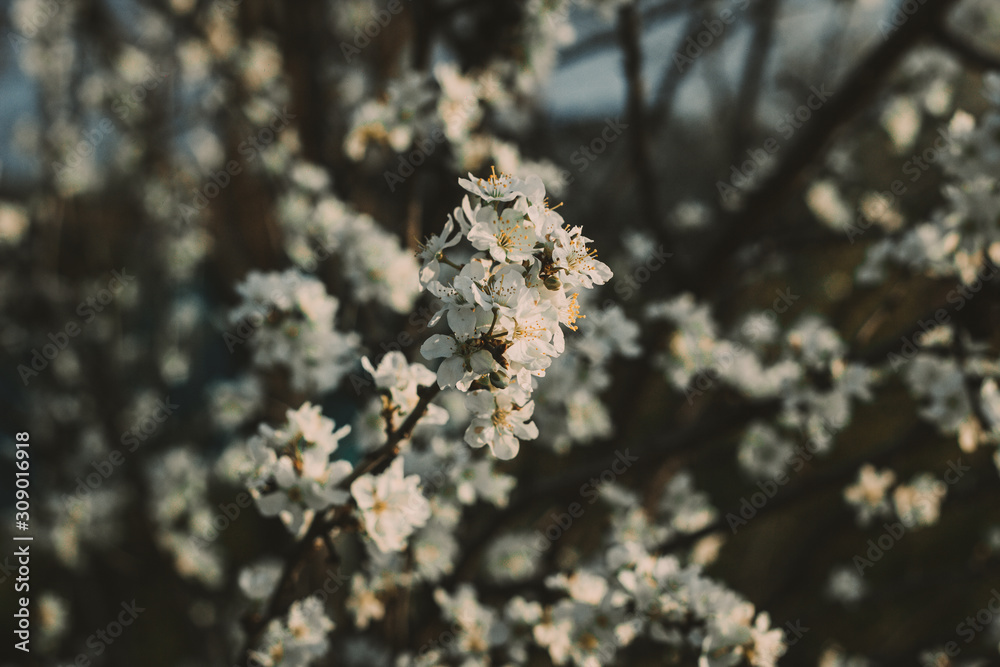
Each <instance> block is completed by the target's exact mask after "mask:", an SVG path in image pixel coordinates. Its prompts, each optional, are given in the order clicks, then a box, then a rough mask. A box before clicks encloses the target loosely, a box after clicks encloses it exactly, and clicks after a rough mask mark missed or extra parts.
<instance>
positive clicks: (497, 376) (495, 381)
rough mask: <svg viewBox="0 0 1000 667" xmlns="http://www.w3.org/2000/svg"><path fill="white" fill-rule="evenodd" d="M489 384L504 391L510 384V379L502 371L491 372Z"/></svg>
mask: <svg viewBox="0 0 1000 667" xmlns="http://www.w3.org/2000/svg"><path fill="white" fill-rule="evenodd" d="M490 384H492V385H493V386H494V387H496V388H497V389H504V388H506V387H507V385H508V384H510V378H509V377H507V374H506V373H504V372H503V371H493V372H492V373H490Z"/></svg>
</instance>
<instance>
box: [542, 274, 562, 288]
mask: <svg viewBox="0 0 1000 667" xmlns="http://www.w3.org/2000/svg"><path fill="white" fill-rule="evenodd" d="M544 283H545V287H546V288H548V289H550V290H552V291H553V292H555V291H556V290H557V289H559V288H560V287H562V281H561V280H559V276H557V275H551V276H548V277H547V278H545V281H544Z"/></svg>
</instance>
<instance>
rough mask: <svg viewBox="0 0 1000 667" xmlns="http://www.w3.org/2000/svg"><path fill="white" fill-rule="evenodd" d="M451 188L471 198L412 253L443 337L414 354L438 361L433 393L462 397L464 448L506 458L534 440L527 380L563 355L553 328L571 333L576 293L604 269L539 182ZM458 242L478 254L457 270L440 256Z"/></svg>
mask: <svg viewBox="0 0 1000 667" xmlns="http://www.w3.org/2000/svg"><path fill="white" fill-rule="evenodd" d="M470 176H471V174H470ZM459 183H460V184H461V185H462V186H463V187H464V188H465V189H466V190H468V191H469V192H470V193H471V194H472V195H474V197H475V201H474V202H473V200H472V199H470V197H469V196H468V195H466V197H465V198H464V200H463V202H462V207H461V208H460V209H456V210H455V212H454V214H453V216H452V217H450V218H449V220H448V222H447V223H446V224H445V228H444V231H443V232H442V233H441V234H440V235H433V236H431V237H430V238H428V239H427V241H426V242H425V244H424V245H423V247H422V249H421V251H420V253H419V255H418V257H419V258H420V260H421V262H422V268H421V272H420V280H421V283H422V284H423V285H424V287H425V289H427V290H428V291H429V292H430V293H431V294H433V295H434V296H436V297H438V298H439V299H440V300H441V301H442V302H443V305H444V307H443V308H442V309H441V310H440V311H439V312H438V313H437V314H436V315H435V318H434V320H432V324H433V323H434V322H436V321H438V320H441V319H443V320H445V321H446V322H447V324H448V327H449V328H450V330H451V332H450V334H436V335H434V336H431V337H430V338H429V339H428V340H427V341H426V342H425V343H424V345H423V346H422V347H421V353H422V354H423V355H424V356H425V357H426V358H428V359H433V358H443V359H444V361H443V362H442V363H441V366H440V367H439V368H438V373H437V381H438V384H439V385H440V386H441V388H446V387H456V388H457V389H458V390H460V391H463V392H468V398H467V402H466V405H467V407H468V409H469V410H470V412H472V414H473V419H472V423H471V424H470V425H469V428H468V429H467V430H466V433H465V441H466V442H467V443H469V444H470V445H472V446H473V447H482V446H483V445H488V446H489V447H490V450H491V451H492V452H493V454H494V455H495V456H496V457H497V458H500V459H511V458H513V457H514V456H516V455H517V452H518V448H519V446H520V440H530V439H533V438H535V437H536V436H537V435H538V429H537V427H536V426H535V425H534V424H533V423H531V422H530V421H529V420H530V419H531V414H532V411H533V409H534V402H533V401H532V400H531V393H532V390H533V388H534V382H533V379H534V378H535V377H539V376H542V375H544V374H545V369H546V368H548V367H549V365H550V364H551V363H552V360H553V359H554V358H555V357H557V356H559V355H560V354H561V353H562V352H563V350H564V348H565V341H564V338H563V332H562V329H561V327H560V325H563V326H567V327H570V328H574V329H575V328H576V327H575V322H576V320H577V318H578V317H580V313H579V307H578V305H577V299H578V295H579V292H580V290H582V289H589V288H592V287H593V286H594V285H602V284H604V283H605V282H607V281H608V279H610V278H611V270H610V269H609V268H608V267H607V265H605V264H604V263H603V262H600V261H598V260H597V259H596V258H595V257H594V252H593V251H592V250H590V249H589V248H588V247H587V244H588V242H589V241H590V239H588V238H587V237H585V236H583V234H582V229H581V228H580V227H569V226H566V225H564V223H563V218H562V216H561V215H559V214H558V213H556V212H555V211H554V210H553V209H551V208H549V207H548V205H547V202H546V199H545V187H544V185H543V184H542V181H541V179H539V178H537V177H529V178H527V179H520V178H515V177H512V176H508V175H503V174H501V175H499V176H498V175H496V174H495V173H494V174H493V175H492V176H491V177H490V178H489V179H488V180H482V179H480V180H465V179H460V180H459ZM462 240H467V241H468V243H469V244H471V245H472V247H473V248H474V249H475V250H476V251H478V252H474V253H473V254H472V255H471V257H469V259H468V261H467V262H466V263H465V264H462V265H458V264H456V263H455V261H453V260H452V259H451V258H449V257H448V256H446V254H445V253H446V251H448V250H449V249H450V248H452V247H454V246H456V245H457V244H458V243H459V242H460V241H462Z"/></svg>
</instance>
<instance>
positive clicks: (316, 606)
mask: <svg viewBox="0 0 1000 667" xmlns="http://www.w3.org/2000/svg"><path fill="white" fill-rule="evenodd" d="M333 629H334V624H333V621H331V620H330V619H329V618H327V616H326V613H325V612H324V610H323V603H322V602H320V600H319V599H318V598H315V597H310V598H306V599H305V600H299V601H298V602H296V603H294V604H293V605H292V607H291V609H289V611H288V618H287V619H286V620H281V619H274V620H273V621H271V623H270V624H269V625H268V626H267V630H266V631H265V633H264V638H263V641H262V642H261V645H260V647H259V648H258V649H257V650H256V651H252V652H251V656H252V657H253V658H254V659H255V662H256V663H257V664H260V665H264V666H265V667H306V665H310V664H312V663H313V662H315V661H316V660H318V659H319V658H322V657H323V656H324V655H326V652H327V651H328V650H329V648H330V640H329V639H328V638H327V635H328V634H329V633H330V631H331V630H333Z"/></svg>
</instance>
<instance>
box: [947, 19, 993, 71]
mask: <svg viewBox="0 0 1000 667" xmlns="http://www.w3.org/2000/svg"><path fill="white" fill-rule="evenodd" d="M934 39H936V40H937V41H938V43H940V44H941V45H942V46H944V47H946V48H947V49H948V50H949V51H951V52H952V53H954V54H955V55H957V56H958V57H959V58H961V59H962V60H963V61H965V64H966V65H969V66H970V67H974V68H975V69H977V70H996V71H998V72H1000V54H998V53H989V52H986V51H983V50H982V49H980V48H978V47H977V46H974V45H973V44H971V43H969V42H968V41H964V40H963V39H962V38H960V37H959V36H957V35H955V34H954V33H952V32H951V31H950V30H948V28H947V26H944V25H936V26H934Z"/></svg>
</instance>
